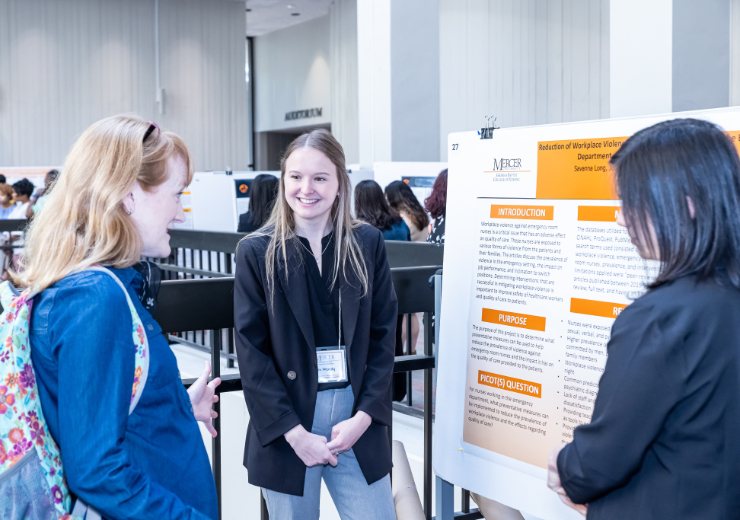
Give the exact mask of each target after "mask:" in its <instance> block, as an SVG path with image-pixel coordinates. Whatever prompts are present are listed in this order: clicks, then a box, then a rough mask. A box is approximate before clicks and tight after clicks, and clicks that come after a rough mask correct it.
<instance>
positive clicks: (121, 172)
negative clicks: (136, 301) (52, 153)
mask: <svg viewBox="0 0 740 520" xmlns="http://www.w3.org/2000/svg"><path fill="white" fill-rule="evenodd" d="M150 126H151V124H150V123H148V122H145V121H144V120H143V119H140V118H138V117H135V116H113V117H109V118H106V119H103V120H101V121H98V122H97V123H93V125H92V126H90V128H88V129H87V130H85V132H84V133H83V134H82V135H81V136H80V137H79V139H77V141H76V142H75V144H74V145H73V146H72V150H71V151H70V152H69V155H68V156H67V159H66V161H65V163H64V169H63V171H64V175H60V176H59V178H58V179H57V180H56V181H55V182H54V189H53V190H51V191H50V193H49V195H48V197H49V201H48V202H47V203H46V207H45V208H44V211H42V212H41V213H39V214H38V215H37V216H36V217H35V218H34V219H33V222H32V223H31V225H30V227H29V229H28V234H27V238H26V247H25V256H24V260H23V270H21V272H20V273H18V274H16V276H15V280H16V281H17V282H18V283H19V284H21V285H24V286H26V287H34V288H35V289H38V290H44V289H46V288H47V287H48V286H49V285H51V284H53V283H54V282H56V281H58V280H61V279H62V278H64V277H65V276H67V275H68V274H70V273H71V272H73V271H75V270H77V269H81V268H85V267H89V266H92V265H96V264H101V265H111V266H113V267H116V268H121V267H129V266H132V265H134V264H135V263H137V262H139V260H140V257H141V250H142V242H141V236H140V235H139V232H138V230H137V229H136V225H135V224H134V222H133V220H132V219H131V217H130V216H129V215H128V213H126V211H125V209H124V207H123V200H124V199H125V198H126V197H127V196H128V194H129V193H131V190H132V189H133V187H134V184H135V183H136V182H139V183H140V184H141V186H142V188H144V189H145V190H147V191H152V190H154V189H155V188H156V187H157V186H159V185H160V184H162V183H163V182H165V181H166V180H167V178H168V176H169V172H168V171H167V168H166V166H167V160H168V159H169V158H170V157H173V156H175V155H179V156H180V157H182V158H183V160H184V161H185V163H186V165H187V183H188V184H190V181H191V180H192V178H193V166H192V162H191V160H190V153H189V152H188V149H187V146H185V143H184V142H183V141H182V139H180V137H178V136H177V135H176V134H173V133H170V132H159V131H157V132H153V133H151V135H149V136H148V137H147V139H146V141H144V135H146V133H147V130H149V128H150Z"/></svg>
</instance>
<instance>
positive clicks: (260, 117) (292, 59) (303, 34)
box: [253, 15, 332, 132]
mask: <svg viewBox="0 0 740 520" xmlns="http://www.w3.org/2000/svg"><path fill="white" fill-rule="evenodd" d="M253 65H254V89H255V99H254V103H255V131H256V132H265V131H270V130H282V129H286V128H294V127H298V126H306V125H314V124H320V123H328V122H330V121H331V109H332V106H331V86H330V85H331V79H330V77H331V73H330V70H329V16H328V15H327V16H322V17H321V18H316V19H314V20H310V21H308V22H304V23H301V24H298V25H294V26H292V27H289V28H287V29H282V30H280V31H274V32H271V33H269V34H266V35H264V36H258V37H256V38H255V39H254V64H253ZM310 108H321V109H322V115H321V117H312V118H309V119H295V120H291V121H286V120H285V114H286V113H287V112H292V111H295V110H305V109H310Z"/></svg>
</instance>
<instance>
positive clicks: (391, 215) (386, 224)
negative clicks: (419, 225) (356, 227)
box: [355, 179, 401, 231]
mask: <svg viewBox="0 0 740 520" xmlns="http://www.w3.org/2000/svg"><path fill="white" fill-rule="evenodd" d="M355 215H357V218H358V219H360V220H364V221H365V222H367V223H368V224H370V225H371V226H373V227H376V228H378V229H379V230H381V231H385V230H387V229H390V228H391V227H393V225H395V224H397V223H399V222H400V221H401V216H400V215H399V214H398V212H397V211H396V210H394V209H393V208H392V207H391V206H389V205H388V201H387V200H385V196H384V195H383V190H382V189H381V188H380V185H379V184H378V183H377V182H375V181H373V180H370V179H368V180H364V181H362V182H360V183H358V184H357V186H355Z"/></svg>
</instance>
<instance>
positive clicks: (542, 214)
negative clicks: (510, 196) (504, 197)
mask: <svg viewBox="0 0 740 520" xmlns="http://www.w3.org/2000/svg"><path fill="white" fill-rule="evenodd" d="M554 212H555V207H554V206H491V218H516V219H523V220H552V217H553V213H554Z"/></svg>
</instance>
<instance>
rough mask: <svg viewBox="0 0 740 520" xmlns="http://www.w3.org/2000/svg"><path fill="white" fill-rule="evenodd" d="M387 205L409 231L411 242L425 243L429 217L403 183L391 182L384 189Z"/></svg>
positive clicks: (407, 186)
mask: <svg viewBox="0 0 740 520" xmlns="http://www.w3.org/2000/svg"><path fill="white" fill-rule="evenodd" d="M385 196H386V198H387V199H388V204H389V205H390V207H391V208H393V209H394V210H396V212H398V214H399V215H401V218H402V219H403V221H404V222H406V225H407V226H408V228H409V230H410V231H411V241H412V242H426V240H427V236H429V215H427V212H426V211H425V210H424V208H423V207H422V205H421V204H420V203H419V199H417V198H416V195H414V192H413V191H412V190H411V188H410V187H409V185H408V184H406V183H405V182H403V181H393V182H391V183H390V184H389V185H388V186H386V187H385Z"/></svg>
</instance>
